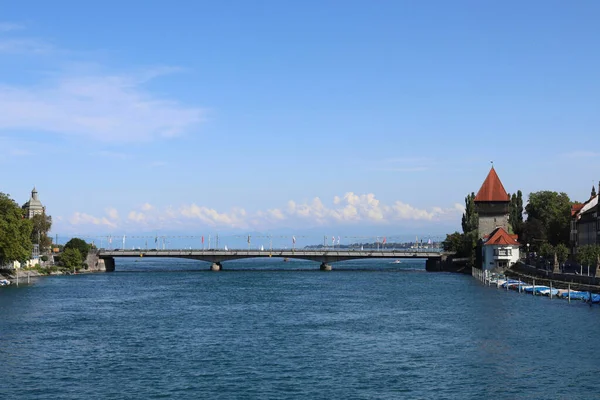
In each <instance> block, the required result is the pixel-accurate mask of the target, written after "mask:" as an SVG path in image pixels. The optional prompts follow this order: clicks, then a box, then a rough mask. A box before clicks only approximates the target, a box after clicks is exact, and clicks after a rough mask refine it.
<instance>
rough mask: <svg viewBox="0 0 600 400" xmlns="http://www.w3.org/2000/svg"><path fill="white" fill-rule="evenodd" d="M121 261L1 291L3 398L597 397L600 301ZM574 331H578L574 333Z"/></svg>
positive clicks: (433, 279)
mask: <svg viewBox="0 0 600 400" xmlns="http://www.w3.org/2000/svg"><path fill="white" fill-rule="evenodd" d="M333 266H334V271H332V272H321V271H318V267H319V264H318V263H311V262H304V261H296V260H292V261H290V262H288V263H283V262H282V261H281V260H264V259H263V260H247V261H237V262H230V263H224V268H225V270H224V271H221V272H210V271H208V267H209V265H208V264H207V263H200V262H192V261H185V260H172V261H165V260H150V259H145V260H143V261H140V260H138V261H137V262H136V261H133V260H117V270H118V271H117V272H115V273H107V274H90V275H78V276H61V277H49V278H41V279H39V280H37V281H36V282H35V283H34V284H32V285H30V286H27V287H19V288H15V287H9V288H1V289H0V377H1V378H0V398H2V399H92V398H102V399H158V398H160V399H169V398H172V399H198V398H210V399H232V398H235V399H257V398H259V399H283V398H286V399H337V398H339V399H343V398H352V399H375V398H376V399H398V398H402V399H428V398H435V399H481V398H499V399H521V398H522V399H530V398H548V397H552V398H554V399H561V398H565V399H566V398H569V399H579V398H593V397H595V396H596V395H597V393H598V392H599V391H600V382H598V372H599V371H600V368H599V366H600V349H599V344H598V340H597V339H598V332H597V331H596V329H598V325H599V324H598V320H599V318H600V307H598V306H594V307H589V306H587V305H584V304H578V303H572V304H568V303H567V302H566V301H561V300H550V299H548V298H542V297H533V296H526V295H519V294H517V293H514V292H510V293H506V292H503V291H502V290H497V289H495V288H490V287H484V286H481V284H480V283H478V282H477V281H476V280H475V279H473V278H472V277H470V276H463V275H456V274H444V273H427V272H425V271H424V262H421V261H416V262H410V261H407V262H404V261H403V263H402V264H391V263H390V262H389V261H368V262H365V261H354V262H345V263H336V264H334V265H333ZM569 327H571V328H569Z"/></svg>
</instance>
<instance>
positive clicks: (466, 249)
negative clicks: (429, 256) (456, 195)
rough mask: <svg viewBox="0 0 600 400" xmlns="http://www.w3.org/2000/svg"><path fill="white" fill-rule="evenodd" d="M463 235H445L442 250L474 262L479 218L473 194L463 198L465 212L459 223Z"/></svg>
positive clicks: (455, 233)
mask: <svg viewBox="0 0 600 400" xmlns="http://www.w3.org/2000/svg"><path fill="white" fill-rule="evenodd" d="M461 225H462V229H463V233H458V232H454V233H452V234H448V235H446V239H445V240H444V242H443V243H442V246H443V247H444V250H446V251H451V252H455V253H456V255H457V256H458V257H469V258H470V259H471V262H472V263H473V262H474V261H475V249H476V246H477V238H478V233H477V231H478V225H479V217H478V215H477V212H476V210H475V193H473V192H471V193H470V194H468V195H467V197H465V212H464V214H463V216H462V221H461Z"/></svg>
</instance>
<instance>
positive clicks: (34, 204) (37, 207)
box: [23, 187, 45, 218]
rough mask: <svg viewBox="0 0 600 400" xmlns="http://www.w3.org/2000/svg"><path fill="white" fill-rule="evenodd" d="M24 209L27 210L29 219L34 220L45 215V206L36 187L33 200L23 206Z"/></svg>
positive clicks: (33, 191)
mask: <svg viewBox="0 0 600 400" xmlns="http://www.w3.org/2000/svg"><path fill="white" fill-rule="evenodd" d="M23 208H24V209H25V213H26V216H27V218H33V216H34V215H38V214H43V213H44V211H45V210H44V206H43V205H42V202H41V201H40V199H39V198H38V192H37V190H35V187H34V188H33V190H32V191H31V198H30V199H29V201H28V202H27V203H25V204H24V205H23Z"/></svg>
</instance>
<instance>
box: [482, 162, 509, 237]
mask: <svg viewBox="0 0 600 400" xmlns="http://www.w3.org/2000/svg"><path fill="white" fill-rule="evenodd" d="M474 200H475V208H476V210H477V214H478V215H479V224H478V225H479V226H478V229H479V238H480V239H482V238H483V237H484V236H486V235H489V234H490V233H491V232H492V231H493V230H495V229H496V228H498V227H502V228H504V230H505V231H508V230H509V227H508V214H509V213H508V205H509V203H510V197H509V196H508V193H506V190H505V189H504V185H503V184H502V182H501V181H500V178H499V177H498V174H497V173H496V170H495V169H494V167H493V166H492V169H490V172H489V173H488V175H487V177H486V178H485V180H484V181H483V184H482V185H481V188H480V189H479V191H478V192H477V195H476V196H475V199H474Z"/></svg>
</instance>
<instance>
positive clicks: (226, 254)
mask: <svg viewBox="0 0 600 400" xmlns="http://www.w3.org/2000/svg"><path fill="white" fill-rule="evenodd" d="M445 255H447V254H446V253H442V252H438V251H425V250H421V249H419V250H418V251H417V250H415V249H410V250H390V251H388V250H359V251H353V250H264V251H259V250H100V251H99V252H98V256H99V257H100V258H114V257H163V258H168V257H172V258H190V259H196V260H203V261H209V262H221V261H227V260H236V259H242V258H267V257H283V258H298V259H304V260H312V261H321V262H335V261H344V260H355V259H368V258H393V259H400V258H426V259H440V258H442V257H443V256H445Z"/></svg>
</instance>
